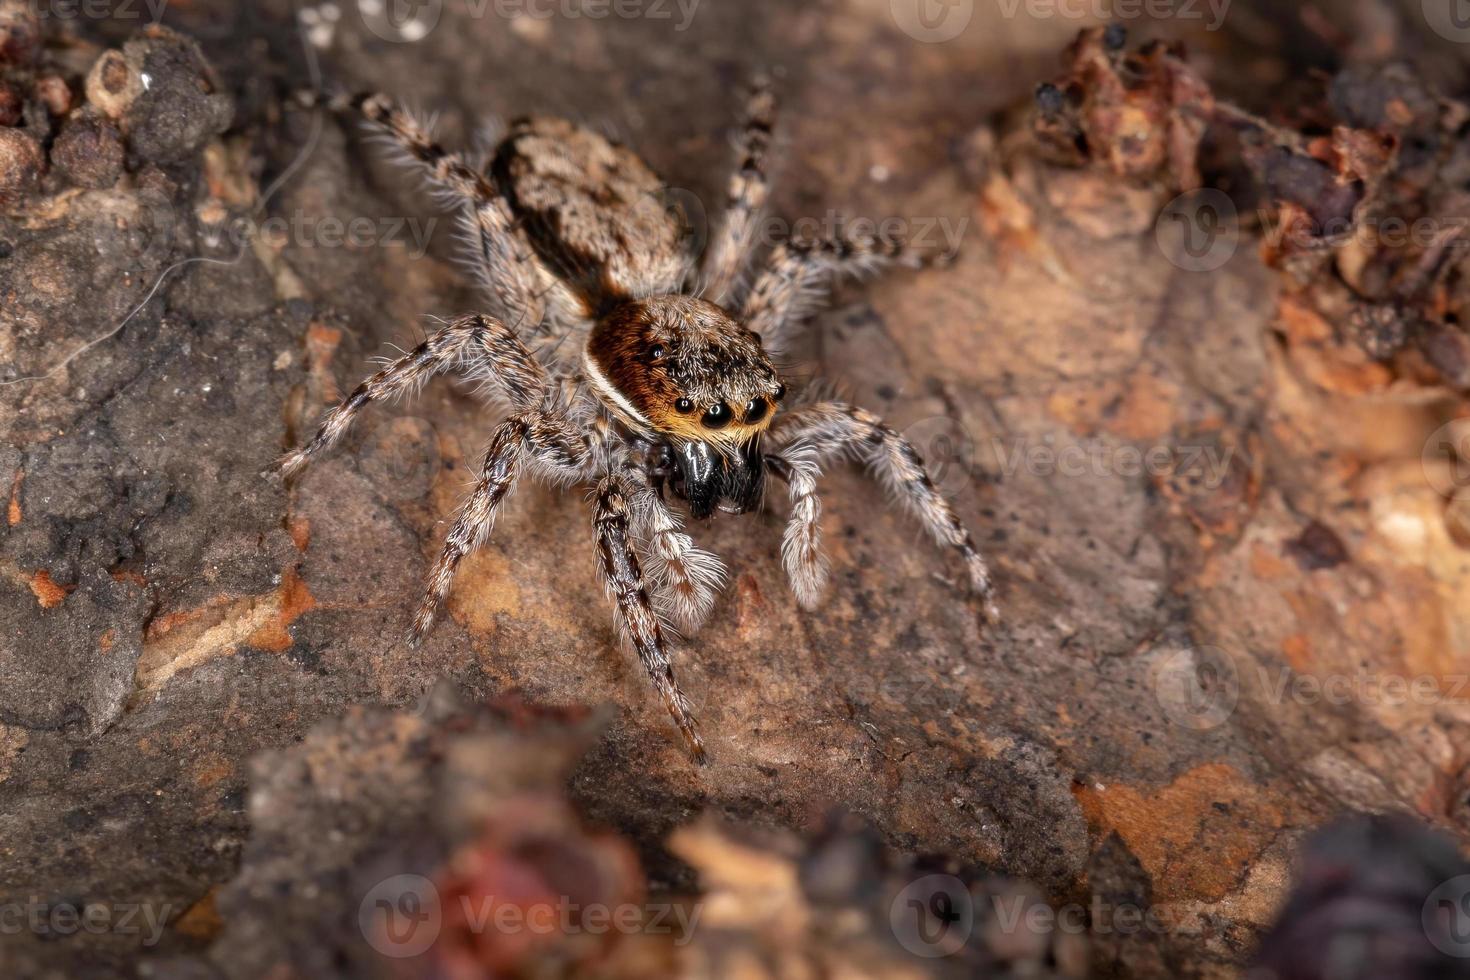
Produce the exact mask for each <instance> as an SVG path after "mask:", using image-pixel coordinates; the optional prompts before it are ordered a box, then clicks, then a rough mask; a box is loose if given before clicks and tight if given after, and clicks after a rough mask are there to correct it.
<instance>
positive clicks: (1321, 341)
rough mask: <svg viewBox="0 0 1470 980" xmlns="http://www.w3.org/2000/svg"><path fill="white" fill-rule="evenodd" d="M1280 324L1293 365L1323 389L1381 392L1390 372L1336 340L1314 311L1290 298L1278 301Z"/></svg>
mask: <svg viewBox="0 0 1470 980" xmlns="http://www.w3.org/2000/svg"><path fill="white" fill-rule="evenodd" d="M1279 322H1280V325H1281V328H1282V331H1283V332H1284V333H1285V334H1286V340H1287V350H1288V352H1289V357H1290V359H1291V362H1292V364H1293V366H1294V367H1295V368H1296V370H1297V371H1298V372H1299V373H1300V374H1301V375H1302V376H1303V377H1304V378H1306V379H1307V380H1309V381H1311V382H1312V383H1313V384H1314V385H1316V386H1317V387H1318V388H1321V389H1323V390H1324V391H1330V392H1334V393H1337V394H1340V395H1364V394H1369V393H1372V392H1381V391H1383V390H1384V389H1385V388H1387V387H1388V385H1389V383H1390V382H1392V381H1393V371H1392V370H1391V369H1390V368H1389V367H1388V366H1387V365H1384V364H1379V363H1378V362H1376V361H1374V360H1372V359H1370V358H1369V357H1368V355H1367V354H1365V353H1363V351H1362V349H1361V348H1359V347H1357V346H1355V345H1344V344H1339V343H1336V342H1335V340H1334V339H1333V332H1332V326H1331V324H1329V323H1328V322H1327V320H1326V319H1325V318H1324V317H1323V316H1322V315H1321V314H1319V313H1318V312H1316V311H1315V310H1312V309H1310V308H1308V307H1307V306H1305V305H1303V304H1302V303H1300V302H1298V301H1295V300H1293V299H1291V298H1287V299H1284V300H1283V301H1282V303H1281V316H1280V320H1279Z"/></svg>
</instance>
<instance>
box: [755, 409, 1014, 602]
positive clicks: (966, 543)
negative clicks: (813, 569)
mask: <svg viewBox="0 0 1470 980" xmlns="http://www.w3.org/2000/svg"><path fill="white" fill-rule="evenodd" d="M771 435H772V442H773V444H774V446H775V448H776V451H777V452H778V453H780V454H782V455H783V456H784V457H785V458H786V459H788V460H789V459H790V457H791V454H792V452H793V451H806V452H809V453H811V454H812V457H813V461H814V462H816V461H820V460H823V459H832V458H840V457H842V456H848V457H855V458H857V459H858V460H861V461H862V462H863V463H864V464H865V465H866V466H867V468H868V471H869V472H870V473H872V474H873V475H874V476H875V477H876V478H878V479H879V480H880V481H881V482H883V483H884V484H885V485H887V486H888V487H889V489H890V490H892V492H893V493H894V494H895V495H896V496H897V498H898V499H899V500H901V501H902V502H903V503H904V504H906V505H907V506H908V508H909V510H911V511H912V512H913V513H914V515H915V516H916V517H918V518H919V520H920V521H921V522H923V524H924V526H925V528H926V529H927V530H928V531H929V534H930V535H931V536H932V537H933V538H934V540H935V541H936V542H937V543H938V544H940V545H941V546H947V547H950V548H953V549H955V551H957V552H959V554H960V557H961V558H962V559H964V562H965V566H966V568H967V569H968V570H969V573H970V583H971V585H972V586H973V588H974V589H975V592H976V594H977V595H979V597H980V599H981V601H982V602H983V603H984V608H985V615H986V617H987V618H988V619H989V620H990V621H991V622H997V621H999V618H1000V615H999V611H998V610H997V608H996V605H995V598H994V589H993V587H992V586H991V582H990V570H989V569H988V568H987V567H986V564H985V559H984V558H983V557H981V555H980V553H979V552H978V551H977V550H976V549H975V542H974V540H973V539H972V538H971V537H970V532H969V531H967V530H966V529H965V526H964V525H963V524H961V523H960V519H959V517H958V516H956V514H955V512H954V509H953V508H952V507H950V505H949V502H948V501H947V500H945V499H944V497H943V496H942V495H941V494H940V493H939V491H938V490H936V489H935V487H934V482H933V481H932V480H931V479H930V478H929V474H928V473H927V472H925V470H924V461H923V460H922V459H920V458H919V454H918V453H917V452H915V450H914V447H913V446H912V445H911V444H910V443H909V442H908V440H906V439H904V438H903V437H902V436H901V435H899V434H898V433H897V432H894V431H893V430H892V429H890V428H889V427H888V426H887V425H885V424H884V423H883V420H882V419H880V418H878V417H877V416H876V415H874V414H873V413H871V412H869V411H867V410H865V409H861V408H854V407H852V406H850V405H844V404H842V403H840V402H823V403H821V404H817V405H812V406H810V407H808V408H804V409H799V410H797V411H795V412H792V413H791V414H790V415H788V416H786V417H785V419H784V420H782V421H778V422H777V425H776V428H775V429H774V431H773V432H772V434H771ZM788 567H789V566H788Z"/></svg>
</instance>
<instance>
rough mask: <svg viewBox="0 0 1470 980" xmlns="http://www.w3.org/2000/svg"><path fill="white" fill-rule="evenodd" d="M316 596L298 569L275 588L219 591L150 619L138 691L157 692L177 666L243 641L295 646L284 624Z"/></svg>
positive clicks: (311, 606)
mask: <svg viewBox="0 0 1470 980" xmlns="http://www.w3.org/2000/svg"><path fill="white" fill-rule="evenodd" d="M315 607H316V599H315V598H313V597H312V595H311V593H310V592H309V591H308V590H307V588H306V584H305V583H304V582H302V581H301V577H300V576H299V575H297V574H296V571H295V570H294V569H288V570H287V571H286V573H285V574H284V575H283V576H282V577H281V585H280V587H279V588H278V589H276V591H274V592H272V593H270V594H268V595H263V596H247V597H245V598H243V599H230V598H229V597H227V596H216V597H215V598H214V599H211V600H210V601H209V602H207V603H205V604H204V605H203V606H200V607H198V608H196V609H190V610H185V611H183V612H177V613H171V614H169V615H167V616H160V617H158V618H156V619H154V621H153V622H151V623H149V624H148V629H147V630H146V631H145V633H144V636H143V653H142V656H140V657H139V658H138V668H137V673H136V674H135V677H136V685H135V686H136V688H137V691H138V692H139V694H144V693H149V692H156V691H158V690H160V689H162V687H163V685H164V684H166V683H168V681H169V680H170V679H171V678H172V677H173V676H174V675H175V674H177V673H178V672H179V671H181V670H187V669H189V668H191V667H197V666H199V665H200V664H202V663H206V662H208V661H210V660H213V659H214V658H215V657H222V656H227V655H229V654H231V653H233V652H234V651H235V650H237V649H238V648H239V647H241V646H242V645H246V644H248V645H250V646H253V647H257V648H260V649H264V650H271V651H280V650H284V649H286V648H287V647H289V646H290V645H291V636H290V634H289V633H288V632H287V631H286V628H287V627H288V626H290V625H291V623H292V622H294V621H295V619H296V618H297V617H298V616H300V615H301V614H302V613H304V612H306V611H307V610H309V609H314V608H315Z"/></svg>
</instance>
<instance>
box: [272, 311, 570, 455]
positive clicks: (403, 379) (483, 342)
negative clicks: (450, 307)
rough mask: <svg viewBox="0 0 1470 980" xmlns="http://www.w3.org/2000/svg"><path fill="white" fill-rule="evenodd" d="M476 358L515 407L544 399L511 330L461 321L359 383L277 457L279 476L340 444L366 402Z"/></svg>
mask: <svg viewBox="0 0 1470 980" xmlns="http://www.w3.org/2000/svg"><path fill="white" fill-rule="evenodd" d="M477 355H478V356H479V357H481V358H483V359H484V361H485V363H486V366H487V368H488V373H489V375H490V377H491V379H492V380H493V381H494V382H495V383H496V384H498V386H499V387H500V389H501V391H502V392H503V393H504V394H505V396H506V397H507V398H509V399H510V402H511V404H513V405H515V406H516V407H517V408H523V409H524V408H529V407H530V406H532V405H533V404H535V403H536V402H537V401H539V400H540V399H541V397H542V396H543V395H544V394H545V392H546V389H547V379H546V369H545V368H543V367H542V366H541V363H540V362H539V361H537V360H536V357H535V355H533V354H532V353H531V352H530V351H529V350H527V349H526V345H525V344H523V343H521V341H520V338H518V337H517V336H516V335H515V332H514V331H513V330H511V329H510V328H509V327H507V326H506V325H505V324H503V323H501V322H500V321H499V320H496V319H495V318H494V317H488V316H480V315H479V314H471V315H469V316H462V317H459V318H458V319H456V320H455V321H454V322H453V323H450V324H449V325H448V326H446V327H444V328H443V329H442V330H440V331H438V332H437V333H435V334H434V335H433V336H432V337H430V338H429V339H428V340H426V341H424V342H423V343H422V344H419V345H418V346H417V347H415V348H414V349H413V350H411V351H409V352H408V353H407V354H405V355H403V356H402V357H400V358H399V359H398V360H396V361H394V362H393V363H392V364H390V365H388V366H387V367H386V368H384V369H383V370H381V371H379V372H378V373H377V374H375V375H373V376H372V377H371V378H368V379H367V380H366V381H364V382H362V383H361V384H359V385H358V386H357V387H356V388H355V389H353V391H352V394H350V395H348V396H347V397H346V398H345V399H343V400H342V402H341V404H339V405H338V406H337V407H336V408H334V409H332V410H331V411H329V412H328V413H327V414H326V415H324V416H323V417H322V421H321V424H320V425H319V426H318V428H317V431H316V435H314V436H313V437H312V439H311V441H310V442H308V443H307V444H306V445H305V446H302V447H301V448H299V449H295V450H292V451H291V452H289V453H287V454H286V455H285V456H282V457H281V459H280V461H279V462H278V463H277V464H276V465H277V466H278V468H279V469H280V471H281V473H282V474H284V475H285V476H292V475H293V474H295V473H296V472H297V471H299V470H300V469H302V468H303V467H304V466H306V464H307V463H309V462H311V459H312V457H313V456H315V455H317V454H318V453H320V452H323V451H325V450H327V449H331V448H332V447H333V446H335V445H336V444H337V443H338V442H340V441H341V440H342V437H343V436H344V435H346V434H347V430H348V429H349V428H350V427H351V426H352V423H353V420H354V419H356V418H357V414H358V413H359V412H361V411H362V410H363V409H364V408H366V407H367V406H368V404H369V403H371V402H376V401H384V400H387V399H393V398H397V397H398V396H400V395H402V394H404V393H406V392H412V391H415V390H417V389H418V388H419V387H420V386H422V385H423V384H424V383H425V382H426V381H428V380H429V379H430V378H432V377H433V376H434V375H436V374H439V373H440V372H442V371H448V370H450V369H452V368H454V367H457V366H459V365H461V364H463V363H465V362H468V361H470V360H471V359H472V358H473V357H475V356H477Z"/></svg>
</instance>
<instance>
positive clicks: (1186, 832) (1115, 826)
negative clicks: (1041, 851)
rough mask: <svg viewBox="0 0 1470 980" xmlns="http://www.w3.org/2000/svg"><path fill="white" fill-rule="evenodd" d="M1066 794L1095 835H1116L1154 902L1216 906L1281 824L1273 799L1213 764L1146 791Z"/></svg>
mask: <svg viewBox="0 0 1470 980" xmlns="http://www.w3.org/2000/svg"><path fill="white" fill-rule="evenodd" d="M1073 793H1074V795H1075V796H1076V798H1077V802H1078V804H1079V805H1080V806H1081V807H1082V812H1083V814H1084V816H1086V818H1087V821H1088V823H1089V824H1090V825H1091V826H1092V828H1093V831H1094V833H1095V834H1096V835H1097V836H1099V837H1101V836H1105V835H1106V834H1109V833H1113V832H1116V833H1117V834H1118V836H1119V837H1121V838H1122V839H1123V841H1124V842H1125V843H1126V844H1127V845H1128V847H1129V849H1130V850H1131V851H1132V852H1133V853H1134V854H1135V855H1136V856H1137V857H1138V860H1139V862H1140V863H1142V865H1143V867H1144V870H1146V871H1147V872H1148V873H1149V876H1150V877H1151V878H1152V879H1153V880H1154V886H1155V889H1156V891H1155V897H1156V898H1157V899H1158V900H1160V901H1173V900H1184V899H1190V900H1200V899H1203V900H1206V901H1219V900H1221V899H1223V898H1225V897H1226V896H1227V895H1229V894H1231V893H1232V892H1234V891H1236V890H1237V889H1239V888H1240V886H1241V884H1242V883H1243V882H1244V880H1245V877H1246V874H1247V872H1248V871H1249V870H1250V867H1251V865H1252V863H1253V862H1254V861H1255V860H1256V859H1257V858H1258V857H1259V856H1260V855H1261V853H1262V852H1264V851H1265V850H1266V848H1268V847H1269V846H1270V845H1271V842H1272V841H1273V840H1275V839H1276V836H1277V834H1278V833H1279V832H1280V830H1281V828H1282V826H1283V825H1284V824H1285V823H1286V819H1287V817H1286V814H1284V813H1283V812H1282V810H1283V806H1282V804H1281V802H1280V801H1278V800H1276V799H1274V798H1272V797H1271V796H1269V795H1268V792H1267V791H1266V790H1263V789H1262V787H1260V786H1258V785H1257V784H1256V783H1254V782H1253V781H1252V780H1251V779H1250V778H1249V777H1248V776H1246V775H1245V774H1244V773H1242V772H1240V771H1239V770H1238V769H1236V768H1235V767H1234V766H1230V765H1227V764H1225V763H1218V762H1216V763H1208V764H1206V765H1202V766H1199V767H1197V768H1195V769H1190V770H1189V771H1187V772H1185V773H1183V774H1181V775H1180V776H1179V778H1178V779H1176V780H1174V782H1172V783H1170V784H1169V785H1168V786H1165V787H1163V788H1162V789H1160V790H1158V791H1157V792H1154V793H1149V792H1146V791H1143V790H1138V789H1134V788H1133V787H1132V786H1121V785H1112V786H1107V787H1104V788H1099V787H1098V786H1096V785H1094V784H1092V783H1085V784H1079V785H1077V786H1076V787H1074V789H1073Z"/></svg>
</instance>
